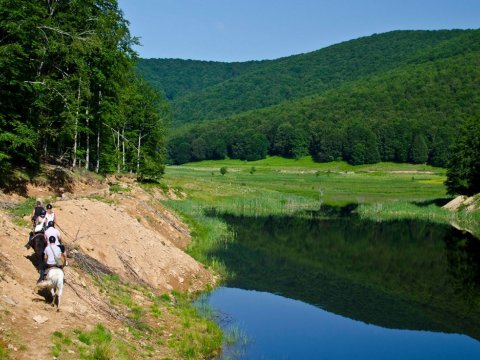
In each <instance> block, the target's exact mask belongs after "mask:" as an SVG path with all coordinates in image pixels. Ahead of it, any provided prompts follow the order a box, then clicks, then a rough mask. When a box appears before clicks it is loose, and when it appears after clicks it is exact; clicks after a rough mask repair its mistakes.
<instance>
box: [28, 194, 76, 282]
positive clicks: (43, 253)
mask: <svg viewBox="0 0 480 360" xmlns="http://www.w3.org/2000/svg"><path fill="white" fill-rule="evenodd" d="M45 208H46V209H45ZM56 223H57V216H56V214H55V213H54V211H53V206H52V204H47V206H46V207H44V206H43V204H42V201H41V200H37V202H36V205H35V207H34V208H33V211H32V227H33V229H32V231H31V232H30V237H29V239H28V242H27V243H26V244H25V247H26V248H27V249H29V248H30V247H32V248H33V249H34V250H35V253H36V255H37V257H38V262H39V271H40V277H39V279H38V282H40V281H42V280H44V278H45V274H46V272H47V271H48V270H49V269H50V268H54V267H56V268H60V269H62V268H63V267H64V266H66V265H68V262H67V254H66V249H65V246H64V245H63V244H62V237H61V235H60V232H59V231H58V230H57V229H56V228H55V225H56Z"/></svg>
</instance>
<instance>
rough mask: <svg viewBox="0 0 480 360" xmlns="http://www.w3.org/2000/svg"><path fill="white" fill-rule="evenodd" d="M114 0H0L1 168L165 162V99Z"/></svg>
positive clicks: (150, 167)
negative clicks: (139, 67)
mask: <svg viewBox="0 0 480 360" xmlns="http://www.w3.org/2000/svg"><path fill="white" fill-rule="evenodd" d="M137 43H138V40H137V39H136V38H134V37H132V36H131V35H130V33H129V30H128V22H127V20H126V19H125V18H124V17H123V14H122V11H121V10H120V9H119V7H118V3H117V1H116V0H85V1H58V0H43V1H40V0H15V1H14V0H0V52H1V56H0V129H1V133H0V171H2V172H3V173H7V174H8V173H11V172H13V171H14V170H17V169H25V170H27V172H35V171H36V170H38V169H39V167H40V164H41V163H42V162H43V161H50V162H54V163H61V164H63V165H68V166H71V167H74V168H78V167H82V168H85V169H89V170H93V171H96V172H101V173H111V172H126V171H128V172H133V173H136V174H137V175H138V176H139V177H156V176H158V175H160V174H161V173H162V172H163V165H162V164H163V161H164V158H165V128H166V119H167V118H168V116H167V104H166V102H165V101H164V100H163V99H162V98H161V97H160V95H159V94H158V93H157V92H156V91H154V90H153V89H152V87H151V86H150V85H149V84H148V83H147V82H146V81H144V80H143V79H142V78H141V77H139V76H138V75H137V74H136V61H137V55H136V53H135V52H134V51H133V50H132V46H133V45H135V44H137Z"/></svg>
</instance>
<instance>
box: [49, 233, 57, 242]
mask: <svg viewBox="0 0 480 360" xmlns="http://www.w3.org/2000/svg"><path fill="white" fill-rule="evenodd" d="M55 240H57V238H56V237H55V236H53V235H52V236H50V237H49V238H48V242H51V243H54V242H55Z"/></svg>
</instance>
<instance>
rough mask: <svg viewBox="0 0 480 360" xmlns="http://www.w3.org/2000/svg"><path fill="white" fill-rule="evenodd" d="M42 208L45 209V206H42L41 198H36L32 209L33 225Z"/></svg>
mask: <svg viewBox="0 0 480 360" xmlns="http://www.w3.org/2000/svg"><path fill="white" fill-rule="evenodd" d="M42 210H45V208H44V207H43V204H42V200H40V199H38V200H37V202H36V204H35V207H34V208H33V210H32V224H33V226H34V227H35V225H36V222H37V218H38V216H39V215H40V213H41V212H42Z"/></svg>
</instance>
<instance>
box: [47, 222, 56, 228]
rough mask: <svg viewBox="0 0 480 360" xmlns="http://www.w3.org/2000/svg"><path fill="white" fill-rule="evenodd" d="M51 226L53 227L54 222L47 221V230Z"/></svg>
mask: <svg viewBox="0 0 480 360" xmlns="http://www.w3.org/2000/svg"><path fill="white" fill-rule="evenodd" d="M53 225H55V224H54V222H53V221H49V222H48V224H47V228H49V227H52V226H53Z"/></svg>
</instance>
